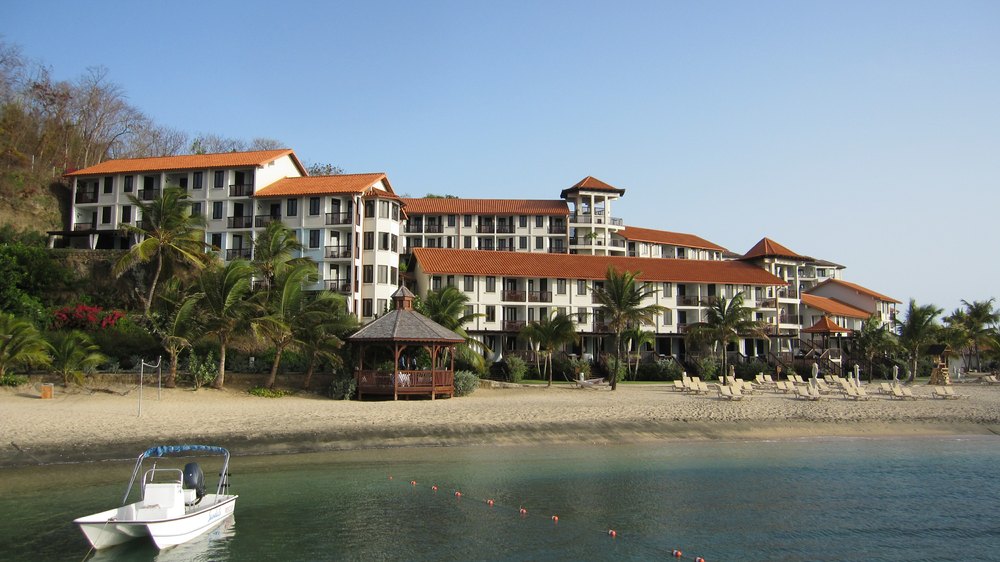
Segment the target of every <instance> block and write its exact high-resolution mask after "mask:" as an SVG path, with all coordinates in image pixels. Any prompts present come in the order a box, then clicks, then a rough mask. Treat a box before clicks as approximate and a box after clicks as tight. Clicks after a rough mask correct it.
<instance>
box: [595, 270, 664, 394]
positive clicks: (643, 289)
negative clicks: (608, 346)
mask: <svg viewBox="0 0 1000 562" xmlns="http://www.w3.org/2000/svg"><path fill="white" fill-rule="evenodd" d="M639 274H640V272H638V271H634V272H633V271H623V272H621V273H618V271H617V270H616V269H615V267H614V266H608V271H607V273H606V274H605V277H604V283H603V285H600V286H595V287H593V288H592V289H591V292H592V293H593V295H594V302H596V303H598V304H600V305H601V306H600V310H601V312H602V313H603V316H604V318H605V319H606V320H607V322H608V326H609V327H610V328H611V330H612V331H613V332H614V334H615V368H614V373H613V374H612V376H611V390H615V389H617V388H618V371H619V367H620V365H621V362H622V334H623V333H624V332H625V330H626V329H627V328H628V327H629V326H642V325H644V324H652V323H653V322H654V321H655V319H656V317H657V316H659V315H660V314H663V311H665V310H666V307H663V306H660V305H658V304H643V302H644V301H645V300H646V299H647V298H650V297H652V296H654V295H655V294H656V292H657V291H656V289H650V288H649V286H648V285H646V284H642V285H640V284H639V283H637V282H636V278H637V277H638V276H639Z"/></svg>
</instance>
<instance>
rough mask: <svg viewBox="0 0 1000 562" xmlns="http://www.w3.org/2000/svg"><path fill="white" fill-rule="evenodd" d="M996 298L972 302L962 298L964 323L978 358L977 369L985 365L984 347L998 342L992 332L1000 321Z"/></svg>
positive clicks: (973, 350) (974, 353)
mask: <svg viewBox="0 0 1000 562" xmlns="http://www.w3.org/2000/svg"><path fill="white" fill-rule="evenodd" d="M995 300H996V299H989V300H984V301H972V302H971V303H970V302H969V301H966V300H964V299H963V300H962V305H964V306H965V311H964V312H965V314H964V315H963V316H964V322H962V325H963V326H964V327H965V329H966V330H967V331H968V333H969V339H970V343H971V347H972V355H973V356H974V357H975V358H976V369H977V370H982V367H983V364H982V355H981V350H982V348H984V347H993V346H995V345H996V343H997V341H996V339H995V338H994V337H993V333H992V327H993V326H995V325H996V324H997V323H1000V310H995V309H994V308H993V303H994V302H995Z"/></svg>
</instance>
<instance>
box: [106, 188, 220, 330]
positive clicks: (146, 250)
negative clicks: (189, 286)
mask: <svg viewBox="0 0 1000 562" xmlns="http://www.w3.org/2000/svg"><path fill="white" fill-rule="evenodd" d="M129 199H130V200H131V201H132V204H133V205H135V206H136V207H137V208H138V209H139V211H140V213H141V214H142V220H141V221H140V222H139V224H138V225H137V226H136V225H123V226H122V229H123V230H124V231H125V232H127V233H129V234H134V235H135V236H136V237H138V239H139V242H138V243H136V244H135V245H134V246H132V248H130V249H129V251H128V253H126V254H125V255H123V256H122V257H121V259H119V260H118V262H117V263H116V264H115V266H114V269H113V273H114V275H115V277H120V276H121V275H122V274H123V273H125V272H126V271H129V270H131V269H134V268H136V267H138V266H139V265H141V264H145V263H148V262H149V261H150V260H153V259H155V262H156V265H155V267H154V268H153V279H152V281H150V283H149V291H148V294H147V295H146V296H145V298H144V302H143V306H144V310H143V312H144V314H145V315H146V316H149V310H150V308H151V307H152V305H153V294H154V293H155V292H156V286H157V283H158V282H159V280H160V275H161V274H162V273H163V270H164V268H165V267H169V266H172V265H174V264H186V265H189V266H192V267H195V268H197V269H201V268H202V267H204V265H205V264H206V263H207V261H208V254H206V253H205V248H206V245H205V231H204V229H203V228H202V227H203V226H204V224H205V219H204V218H203V217H202V216H200V215H192V214H191V201H190V200H189V198H188V194H187V192H186V191H184V190H183V189H181V188H179V187H168V188H166V189H164V190H163V193H162V195H160V197H157V198H156V199H154V200H152V201H149V202H144V201H140V200H139V199H138V198H136V197H134V196H132V195H130V196H129Z"/></svg>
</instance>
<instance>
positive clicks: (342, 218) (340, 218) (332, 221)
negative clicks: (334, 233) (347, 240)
mask: <svg viewBox="0 0 1000 562" xmlns="http://www.w3.org/2000/svg"><path fill="white" fill-rule="evenodd" d="M338 224H351V213H327V214H326V225H327V226H335V225H338Z"/></svg>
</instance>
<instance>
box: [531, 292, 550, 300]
mask: <svg viewBox="0 0 1000 562" xmlns="http://www.w3.org/2000/svg"><path fill="white" fill-rule="evenodd" d="M528 302H552V291H528Z"/></svg>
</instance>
